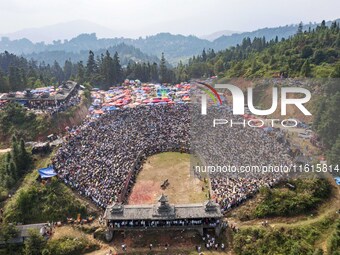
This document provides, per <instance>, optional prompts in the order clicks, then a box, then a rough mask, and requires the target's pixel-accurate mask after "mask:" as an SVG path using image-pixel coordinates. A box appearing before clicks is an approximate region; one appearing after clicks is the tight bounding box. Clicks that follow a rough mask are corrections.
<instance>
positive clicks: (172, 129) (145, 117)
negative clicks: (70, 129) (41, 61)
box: [53, 104, 190, 208]
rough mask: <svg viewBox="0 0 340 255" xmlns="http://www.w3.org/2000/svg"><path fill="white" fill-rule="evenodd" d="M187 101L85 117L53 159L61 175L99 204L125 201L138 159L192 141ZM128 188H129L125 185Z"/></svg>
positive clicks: (135, 172)
mask: <svg viewBox="0 0 340 255" xmlns="http://www.w3.org/2000/svg"><path fill="white" fill-rule="evenodd" d="M189 119H190V118H189V111H188V105H187V104H175V105H157V106H140V107H137V108H123V109H119V110H116V111H112V112H111V113H109V114H106V115H104V116H102V117H101V118H99V119H97V120H96V121H92V122H89V121H87V122H85V123H84V124H83V125H82V126H80V127H79V128H78V129H77V131H76V132H74V134H73V135H72V136H71V137H70V138H69V140H68V141H67V142H66V143H65V144H64V145H63V146H62V147H61V148H60V149H59V151H58V152H57V154H56V157H55V158H54V161H53V163H54V167H55V170H56V171H57V173H58V176H59V177H60V178H61V179H62V180H64V182H65V183H66V184H68V185H70V186H71V187H73V188H75V189H77V190H78V191H79V192H80V194H82V195H84V196H86V197H89V198H91V199H92V200H93V201H94V202H95V203H96V204H97V205H98V206H100V207H104V208H105V207H106V206H107V205H109V204H110V203H112V202H120V201H122V200H124V196H125V195H127V194H125V193H126V190H125V189H126V186H127V184H128V186H129V187H131V186H132V185H133V183H134V178H135V176H136V174H137V172H138V169H139V166H136V160H137V159H139V158H143V157H146V156H149V155H152V154H155V153H159V152H165V151H173V150H178V151H179V150H180V149H181V148H182V147H183V146H184V147H185V146H187V145H188V144H189V124H190V123H189ZM127 191H129V190H127Z"/></svg>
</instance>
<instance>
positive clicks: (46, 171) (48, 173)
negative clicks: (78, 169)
mask: <svg viewBox="0 0 340 255" xmlns="http://www.w3.org/2000/svg"><path fill="white" fill-rule="evenodd" d="M38 172H39V174H40V176H41V178H51V177H53V176H56V175H57V173H56V172H55V171H54V169H53V167H52V166H50V167H46V168H41V169H39V170H38Z"/></svg>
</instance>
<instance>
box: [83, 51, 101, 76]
mask: <svg viewBox="0 0 340 255" xmlns="http://www.w3.org/2000/svg"><path fill="white" fill-rule="evenodd" d="M97 69H98V68H97V64H96V61H95V59H94V53H93V51H91V50H90V51H89V57H88V59H87V64H86V73H85V76H86V80H87V81H91V80H92V79H93V77H94V75H95V74H96V72H97Z"/></svg>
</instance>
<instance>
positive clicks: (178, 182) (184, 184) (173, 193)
mask: <svg viewBox="0 0 340 255" xmlns="http://www.w3.org/2000/svg"><path fill="white" fill-rule="evenodd" d="M165 180H168V182H169V185H168V186H167V187H166V188H165V189H162V188H161V185H162V184H163V183H164V181H165ZM162 193H164V194H166V195H167V196H168V198H169V201H170V203H175V204H176V203H177V204H178V203H200V202H203V201H205V200H207V199H208V194H209V185H208V182H204V180H199V179H198V178H195V177H194V176H193V175H192V174H190V155H189V154H186V153H179V152H165V153H160V154H156V155H153V156H150V157H148V158H147V160H146V162H145V163H144V165H143V167H142V170H141V171H140V173H139V174H138V175H137V178H136V183H135V185H134V186H133V189H132V191H131V194H130V197H129V200H128V204H154V203H155V201H156V200H157V198H158V197H159V196H160V195H161V194H162Z"/></svg>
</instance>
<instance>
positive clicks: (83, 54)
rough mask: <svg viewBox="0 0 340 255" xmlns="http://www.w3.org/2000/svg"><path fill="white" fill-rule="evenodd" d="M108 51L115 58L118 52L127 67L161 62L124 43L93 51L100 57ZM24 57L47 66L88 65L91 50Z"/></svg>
mask: <svg viewBox="0 0 340 255" xmlns="http://www.w3.org/2000/svg"><path fill="white" fill-rule="evenodd" d="M106 50H108V51H109V52H110V54H111V55H112V56H113V55H114V53H115V52H116V51H117V52H118V54H119V58H120V63H121V64H122V65H123V66H125V65H127V64H128V63H129V62H130V61H133V62H137V63H138V62H150V63H154V62H155V63H159V62H160V60H159V58H157V57H156V56H149V55H147V54H145V53H143V52H142V51H141V50H140V49H137V48H135V47H134V46H132V45H127V44H124V43H120V44H118V45H115V46H110V47H106V48H105V49H104V48H103V49H94V50H92V51H93V52H94V53H95V55H96V56H100V55H101V54H105V52H106ZM23 56H24V57H25V58H27V59H33V60H35V61H38V62H44V63H46V64H53V62H54V61H57V62H58V63H59V64H60V65H63V64H64V63H65V61H66V60H70V61H71V62H73V63H77V62H79V61H83V62H84V63H86V61H87V59H88V56H89V49H87V50H82V51H80V52H73V51H67V52H66V51H63V50H61V49H60V50H49V51H44V52H38V53H30V54H23Z"/></svg>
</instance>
